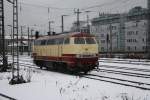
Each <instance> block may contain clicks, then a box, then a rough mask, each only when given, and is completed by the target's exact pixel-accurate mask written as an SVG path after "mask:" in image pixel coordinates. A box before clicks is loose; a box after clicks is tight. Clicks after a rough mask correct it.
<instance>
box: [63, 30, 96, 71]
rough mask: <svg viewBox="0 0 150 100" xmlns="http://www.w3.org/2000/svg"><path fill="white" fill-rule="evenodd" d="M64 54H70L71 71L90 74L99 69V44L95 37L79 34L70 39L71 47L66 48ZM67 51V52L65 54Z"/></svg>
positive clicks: (69, 64)
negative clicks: (89, 72) (91, 71)
mask: <svg viewBox="0 0 150 100" xmlns="http://www.w3.org/2000/svg"><path fill="white" fill-rule="evenodd" d="M63 51H64V52H63V54H68V55H67V56H68V57H69V56H70V59H69V61H68V63H67V64H68V66H69V68H70V70H79V71H84V72H88V71H90V70H92V69H94V68H95V67H98V44H97V41H96V39H95V37H94V36H91V35H89V34H83V33H82V34H78V35H74V36H72V37H70V45H69V47H67V46H66V47H65V48H64V50H63ZM65 51H66V52H65Z"/></svg>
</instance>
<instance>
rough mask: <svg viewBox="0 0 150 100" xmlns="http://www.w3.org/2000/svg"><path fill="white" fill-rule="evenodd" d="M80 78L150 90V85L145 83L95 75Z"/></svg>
mask: <svg viewBox="0 0 150 100" xmlns="http://www.w3.org/2000/svg"><path fill="white" fill-rule="evenodd" d="M80 77H84V78H88V79H93V80H98V81H104V82H109V83H113V84H119V85H123V86H130V87H134V88H138V89H142V90H150V83H143V82H138V81H131V80H125V79H120V78H113V77H108V76H102V75H95V74H87V75H81V76H80Z"/></svg>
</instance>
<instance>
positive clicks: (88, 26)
mask: <svg viewBox="0 0 150 100" xmlns="http://www.w3.org/2000/svg"><path fill="white" fill-rule="evenodd" d="M85 12H86V13H87V32H88V33H89V34H90V24H89V13H90V12H91V11H85Z"/></svg>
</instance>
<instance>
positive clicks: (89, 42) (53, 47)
mask: <svg viewBox="0 0 150 100" xmlns="http://www.w3.org/2000/svg"><path fill="white" fill-rule="evenodd" d="M32 55H33V60H34V63H35V64H36V65H38V66H40V68H42V67H45V68H47V69H53V70H58V69H59V70H67V71H70V72H84V73H87V72H88V71H90V70H93V69H94V68H96V67H97V66H98V44H97V41H96V38H95V36H94V35H91V34H88V33H81V32H73V33H67V34H60V35H53V36H44V37H40V38H38V39H36V40H35V41H34V43H33V54H32Z"/></svg>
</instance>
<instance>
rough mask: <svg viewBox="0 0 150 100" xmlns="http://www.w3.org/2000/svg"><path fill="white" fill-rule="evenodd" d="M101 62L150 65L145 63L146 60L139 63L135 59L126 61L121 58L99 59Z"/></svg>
mask: <svg viewBox="0 0 150 100" xmlns="http://www.w3.org/2000/svg"><path fill="white" fill-rule="evenodd" d="M99 62H104V63H119V64H132V65H145V66H150V64H149V63H144V62H140V63H137V62H135V61H124V62H120V61H119V60H118V61H112V60H99Z"/></svg>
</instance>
